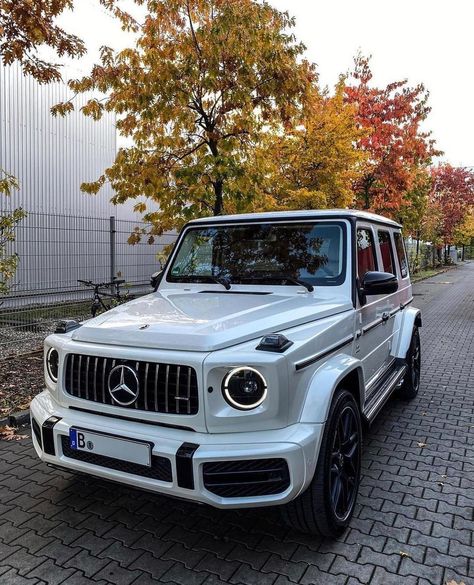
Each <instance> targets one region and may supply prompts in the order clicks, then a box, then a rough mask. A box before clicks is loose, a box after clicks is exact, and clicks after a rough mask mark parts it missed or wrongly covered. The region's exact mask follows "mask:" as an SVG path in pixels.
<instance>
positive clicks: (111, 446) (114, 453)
mask: <svg viewBox="0 0 474 585" xmlns="http://www.w3.org/2000/svg"><path fill="white" fill-rule="evenodd" d="M69 446H70V447H71V449H75V450H76V451H86V452H87V453H93V454H94V455H103V456H104V457H112V458H113V459H119V460H120V461H128V462H130V463H137V464H138V465H146V466H148V467H151V446H150V444H149V443H143V442H142V441H134V440H132V439H122V438H121V437H115V436H114V435H106V434H104V433H96V432H94V431H88V430H85V429H75V428H71V429H69Z"/></svg>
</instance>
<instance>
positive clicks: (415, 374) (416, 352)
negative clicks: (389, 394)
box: [398, 326, 421, 400]
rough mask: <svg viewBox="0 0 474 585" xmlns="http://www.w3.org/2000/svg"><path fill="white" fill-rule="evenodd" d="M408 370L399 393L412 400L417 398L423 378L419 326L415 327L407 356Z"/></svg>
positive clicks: (402, 396)
mask: <svg viewBox="0 0 474 585" xmlns="http://www.w3.org/2000/svg"><path fill="white" fill-rule="evenodd" d="M405 362H406V366H407V372H406V374H405V378H404V380H403V384H402V386H401V387H400V389H399V391H398V394H399V396H400V397H401V398H405V399H407V400H410V399H412V398H415V396H416V395H417V394H418V390H419V389H420V378H421V342H420V332H419V330H418V327H416V326H415V327H413V333H412V336H411V341H410V347H409V348H408V351H407V355H406V358H405Z"/></svg>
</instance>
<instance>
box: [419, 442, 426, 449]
mask: <svg viewBox="0 0 474 585" xmlns="http://www.w3.org/2000/svg"><path fill="white" fill-rule="evenodd" d="M417 445H418V447H421V448H422V449H423V447H426V443H417Z"/></svg>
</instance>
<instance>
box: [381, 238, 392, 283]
mask: <svg viewBox="0 0 474 585" xmlns="http://www.w3.org/2000/svg"><path fill="white" fill-rule="evenodd" d="M379 246H380V253H381V255H382V270H383V271H384V272H390V273H392V274H395V264H394V262H393V251H392V242H391V241H390V234H389V233H388V232H383V231H379Z"/></svg>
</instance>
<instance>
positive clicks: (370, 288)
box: [361, 271, 398, 296]
mask: <svg viewBox="0 0 474 585" xmlns="http://www.w3.org/2000/svg"><path fill="white" fill-rule="evenodd" d="M397 290H398V280H397V277H396V276H395V275H394V274H392V273H391V272H376V271H372V272H366V273H365V274H364V278H363V279H362V290H361V292H362V294H363V295H364V296H368V295H389V294H391V293H394V292H396V291H397Z"/></svg>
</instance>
